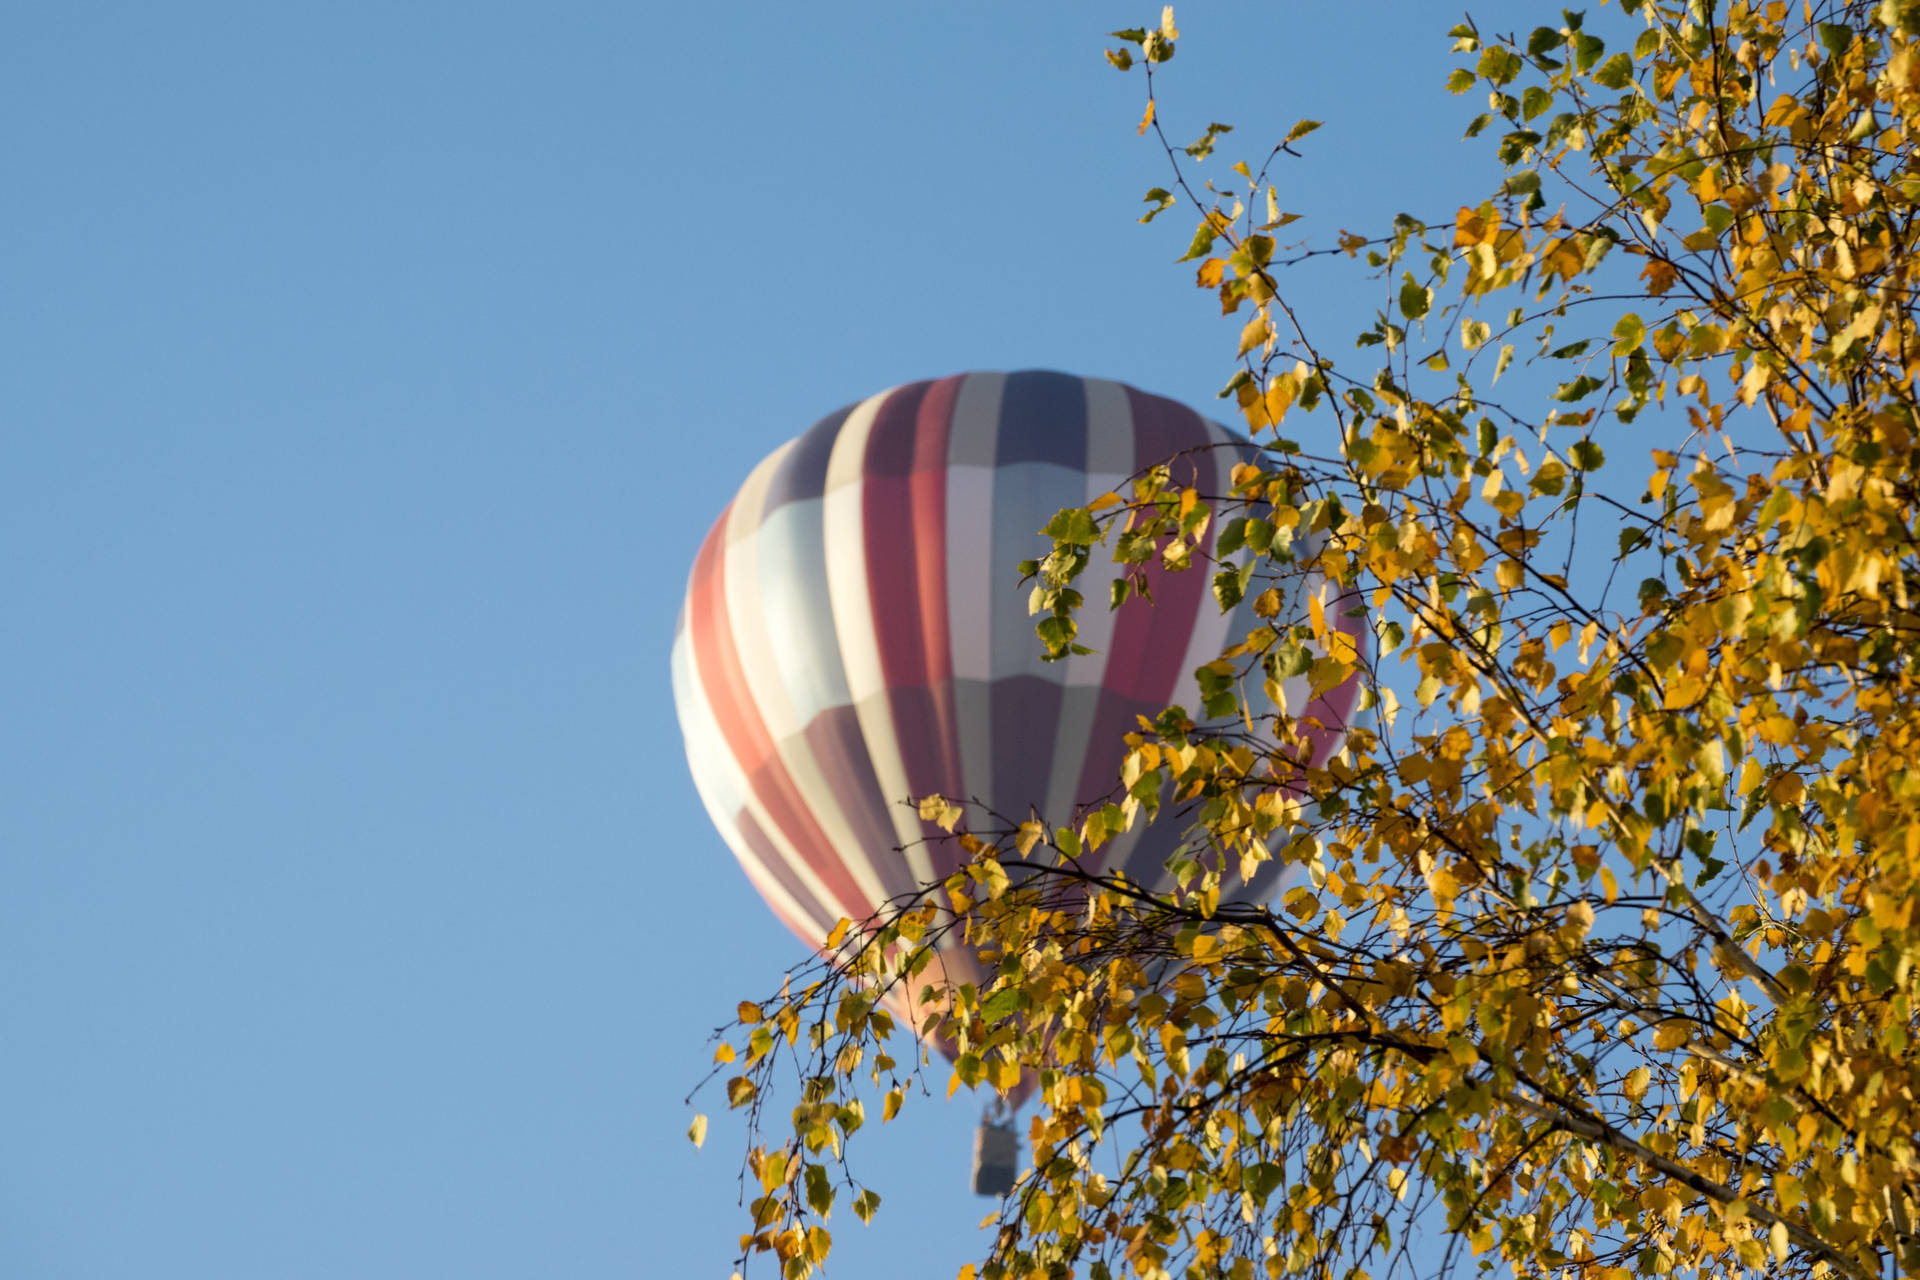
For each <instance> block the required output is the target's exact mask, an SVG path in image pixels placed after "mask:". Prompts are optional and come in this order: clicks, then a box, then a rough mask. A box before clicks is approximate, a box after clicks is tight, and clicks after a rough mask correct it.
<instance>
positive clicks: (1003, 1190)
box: [973, 1119, 1020, 1196]
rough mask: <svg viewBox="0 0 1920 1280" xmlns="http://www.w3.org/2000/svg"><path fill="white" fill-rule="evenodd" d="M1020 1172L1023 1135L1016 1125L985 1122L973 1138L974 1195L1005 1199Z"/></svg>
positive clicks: (1009, 1122)
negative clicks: (1002, 1197)
mask: <svg viewBox="0 0 1920 1280" xmlns="http://www.w3.org/2000/svg"><path fill="white" fill-rule="evenodd" d="M1019 1172H1020V1135H1019V1134H1018V1133H1016V1132H1015V1131H1014V1128H1013V1124H1012V1122H1011V1121H1008V1122H1007V1123H1005V1124H996V1123H994V1122H993V1121H992V1120H988V1119H983V1120H981V1121H980V1127H979V1128H978V1129H976V1130H974V1134H973V1193H974V1194H975V1195H977V1196H1004V1195H1005V1194H1007V1192H1009V1191H1011V1190H1013V1180H1014V1178H1015V1177H1017V1176H1018V1175H1019Z"/></svg>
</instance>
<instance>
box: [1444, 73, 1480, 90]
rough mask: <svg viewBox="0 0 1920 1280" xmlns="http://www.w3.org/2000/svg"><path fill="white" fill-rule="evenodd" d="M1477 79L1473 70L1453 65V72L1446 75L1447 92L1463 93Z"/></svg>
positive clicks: (1471, 86)
mask: <svg viewBox="0 0 1920 1280" xmlns="http://www.w3.org/2000/svg"><path fill="white" fill-rule="evenodd" d="M1477 81H1478V77H1476V76H1475V75H1474V74H1473V72H1471V71H1469V70H1467V69H1466V68H1465V67H1455V68H1454V70H1453V74H1452V75H1449V76H1448V77H1447V92H1449V93H1465V92H1466V91H1467V90H1469V89H1471V88H1473V86H1474V85H1475V83H1477Z"/></svg>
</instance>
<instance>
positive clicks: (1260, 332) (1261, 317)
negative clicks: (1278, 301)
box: [1239, 311, 1273, 356]
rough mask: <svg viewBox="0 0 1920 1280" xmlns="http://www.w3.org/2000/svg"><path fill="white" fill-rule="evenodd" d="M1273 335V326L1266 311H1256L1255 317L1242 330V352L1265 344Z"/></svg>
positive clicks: (1242, 353) (1245, 352) (1243, 353)
mask: <svg viewBox="0 0 1920 1280" xmlns="http://www.w3.org/2000/svg"><path fill="white" fill-rule="evenodd" d="M1272 336H1273V326H1272V325H1271V324H1269V323H1268V322H1267V315H1266V312H1264V311H1261V312H1256V313H1255V314H1254V317H1253V319H1251V320H1249V321H1247V326H1246V328H1244V329H1242V330H1241V331H1240V352H1239V354H1241V355H1243V356H1244V355H1245V354H1247V352H1249V351H1251V350H1253V349H1254V348H1255V347H1258V346H1261V345H1262V344H1264V343H1265V342H1266V341H1267V339H1269V338H1271V337H1272Z"/></svg>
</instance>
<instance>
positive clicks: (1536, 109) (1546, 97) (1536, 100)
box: [1520, 84, 1553, 120]
mask: <svg viewBox="0 0 1920 1280" xmlns="http://www.w3.org/2000/svg"><path fill="white" fill-rule="evenodd" d="M1552 105H1553V95H1552V94H1550V93H1548V92H1547V91H1546V90H1545V89H1542V88H1541V87H1540V86H1539V85H1537V84H1530V85H1528V86H1527V91H1526V92H1525V93H1523V94H1521V95H1520V114H1521V115H1523V116H1525V117H1526V118H1527V119H1529V120H1531V119H1533V118H1534V117H1535V116H1537V115H1539V114H1540V113H1541V112H1543V111H1545V110H1546V109H1547V108H1548V107H1550V106H1552Z"/></svg>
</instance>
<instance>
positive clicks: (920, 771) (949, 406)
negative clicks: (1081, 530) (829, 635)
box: [861, 378, 965, 878]
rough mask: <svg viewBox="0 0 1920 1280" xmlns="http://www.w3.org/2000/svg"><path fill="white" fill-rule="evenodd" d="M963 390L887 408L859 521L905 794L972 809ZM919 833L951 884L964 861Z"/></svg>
mask: <svg viewBox="0 0 1920 1280" xmlns="http://www.w3.org/2000/svg"><path fill="white" fill-rule="evenodd" d="M960 381H961V380H960V379H959V378H943V379H941V380H940V381H938V382H921V383H914V384H912V385H910V386H905V387H901V388H900V389H899V390H897V391H895V392H894V393H893V394H892V395H890V396H888V397H887V400H886V402H885V403H884V404H882V405H881V406H880V410H879V412H878V413H877V414H876V415H875V417H874V422H873V427H872V430H871V432H870V434H869V435H868V437H867V454H866V457H865V458H864V459H863V460H862V461H863V469H864V471H865V477H864V480H863V484H864V485H865V490H864V492H863V493H862V495H861V521H862V533H863V536H864V537H865V539H866V552H867V590H868V595H869V598H870V599H871V601H872V608H873V621H874V634H875V639H876V641H877V647H878V648H879V651H880V669H881V672H882V674H883V676H884V679H885V681H886V689H887V702H888V710H889V712H890V713H891V715H892V717H893V729H894V740H895V742H896V743H897V745H898V748H899V752H900V763H901V766H902V767H903V769H904V770H905V772H906V776H907V785H908V787H909V788H910V789H911V791H912V792H913V794H914V795H915V796H923V795H928V794H932V793H935V792H937V793H940V794H942V795H947V796H957V797H959V798H961V799H964V798H965V796H964V786H965V783H964V780H963V778H962V774H961V769H960V732H959V724H958V722H957V719H956V717H955V715H954V708H953V655H952V649H951V641H950V626H949V620H948V616H947V608H948V594H947V483H946V481H947V471H946V469H947V452H948V442H949V438H950V436H951V433H952V425H953V407H954V403H955V401H956V400H957V399H958V397H959V390H960ZM900 798H901V797H894V799H896V800H898V799H900ZM921 830H922V833H923V835H924V837H925V838H926V839H927V840H928V841H929V845H928V851H929V853H930V854H931V855H932V858H933V863H934V868H935V870H936V872H937V873H938V874H939V876H940V877H941V878H945V877H946V876H947V875H949V874H951V873H952V872H953V870H954V869H955V868H957V866H958V865H959V863H960V861H961V860H962V858H961V854H960V851H959V849H958V848H957V847H956V846H955V845H954V843H953V841H952V839H951V838H949V837H947V835H946V833H945V832H943V831H941V830H940V829H939V828H938V827H935V826H933V825H931V824H926V823H923V824H922V827H921Z"/></svg>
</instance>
